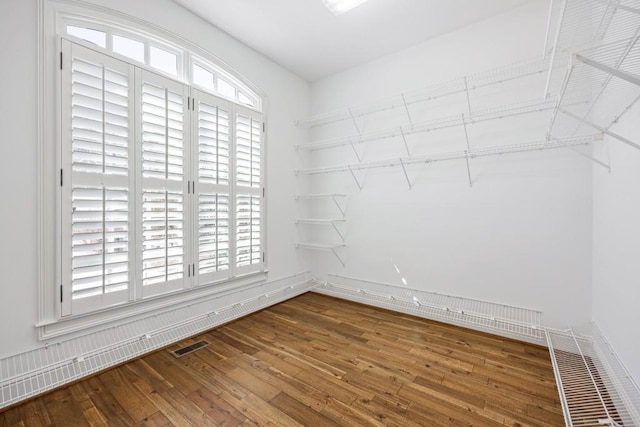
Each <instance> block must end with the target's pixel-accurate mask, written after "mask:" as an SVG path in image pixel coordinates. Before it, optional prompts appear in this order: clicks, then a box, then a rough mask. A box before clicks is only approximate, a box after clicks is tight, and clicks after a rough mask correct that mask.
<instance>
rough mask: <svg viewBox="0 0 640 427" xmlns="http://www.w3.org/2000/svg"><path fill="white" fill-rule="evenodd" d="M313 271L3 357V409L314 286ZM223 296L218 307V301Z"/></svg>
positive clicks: (0, 368) (0, 404)
mask: <svg viewBox="0 0 640 427" xmlns="http://www.w3.org/2000/svg"><path fill="white" fill-rule="evenodd" d="M310 279H311V276H310V273H309V272H303V273H297V274H293V275H290V276H287V277H283V278H281V279H277V280H273V281H271V282H262V283H260V284H259V285H257V287H256V288H255V289H250V290H247V289H246V288H245V289H244V291H243V292H244V293H243V295H251V294H252V293H253V295H254V296H251V297H246V298H245V299H244V300H242V301H234V298H233V297H234V296H235V299H237V295H234V294H233V293H232V294H225V295H221V296H212V297H209V298H202V299H199V300H197V301H194V302H192V303H191V304H189V305H186V306H184V307H178V308H174V309H171V310H169V311H165V312H162V313H157V314H152V315H149V316H146V317H143V318H141V319H136V320H133V321H129V322H124V323H121V324H118V325H114V326H111V327H108V328H105V329H102V330H98V331H96V332H92V333H89V334H86V335H81V336H77V337H74V338H69V339H65V340H61V341H58V342H54V343H47V344H44V345H43V346H42V347H40V348H36V349H34V350H30V351H25V352H23V353H19V354H15V355H12V356H9V357H5V358H2V359H0V409H2V408H4V407H7V406H9V405H12V404H14V403H17V402H19V401H22V400H24V399H26V398H29V397H32V396H35V395H38V394H41V393H43V392H46V391H49V390H52V389H54V388H56V387H58V386H61V385H64V384H67V383H69V382H72V381H75V380H78V379H80V378H83V377H85V376H87V375H90V374H93V373H95V372H98V371H101V370H103V369H106V368H109V367H112V366H115V365H117V364H119V363H122V362H125V361H127V360H130V359H132V358H135V357H138V356H141V355H143V354H145V353H148V352H151V351H154V350H157V349H159V348H162V347H165V346H167V345H169V344H172V343H174V342H177V341H179V340H181V339H184V338H188V337H190V336H193V335H195V334H198V333H201V332H204V331H206V330H208V329H211V328H213V327H216V326H218V325H221V324H223V323H226V322H229V321H231V320H234V319H236V318H238V317H240V316H244V315H246V314H249V313H252V312H254V311H257V310H260V309H262V308H265V307H268V306H269V305H272V304H275V303H277V302H280V301H284V300H286V299H289V298H292V297H294V296H296V295H299V294H301V293H304V292H307V291H309V290H310V288H311V286H312V285H311V284H310ZM214 300H216V301H218V304H219V307H216V308H215V309H212V306H215V304H214Z"/></svg>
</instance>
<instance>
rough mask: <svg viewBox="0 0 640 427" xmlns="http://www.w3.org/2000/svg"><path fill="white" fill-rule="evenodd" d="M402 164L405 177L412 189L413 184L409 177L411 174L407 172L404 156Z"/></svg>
mask: <svg viewBox="0 0 640 427" xmlns="http://www.w3.org/2000/svg"><path fill="white" fill-rule="evenodd" d="M400 166H402V172H404V177H405V178H406V180H407V184H409V190H412V189H413V186H412V185H411V180H410V179H409V174H408V173H407V168H406V167H405V165H404V162H403V161H402V158H400Z"/></svg>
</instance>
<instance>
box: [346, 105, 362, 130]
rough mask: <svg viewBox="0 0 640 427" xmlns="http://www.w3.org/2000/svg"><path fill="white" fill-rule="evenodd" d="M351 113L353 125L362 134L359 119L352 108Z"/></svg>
mask: <svg viewBox="0 0 640 427" xmlns="http://www.w3.org/2000/svg"><path fill="white" fill-rule="evenodd" d="M349 115H350V116H351V120H353V125H354V126H355V128H356V132H358V135H362V132H361V131H360V127H359V126H358V121H357V120H356V116H354V115H353V111H351V108H349Z"/></svg>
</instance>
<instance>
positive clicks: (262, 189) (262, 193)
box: [262, 187, 264, 199]
mask: <svg viewBox="0 0 640 427" xmlns="http://www.w3.org/2000/svg"><path fill="white" fill-rule="evenodd" d="M262 198H263V199H264V187H262Z"/></svg>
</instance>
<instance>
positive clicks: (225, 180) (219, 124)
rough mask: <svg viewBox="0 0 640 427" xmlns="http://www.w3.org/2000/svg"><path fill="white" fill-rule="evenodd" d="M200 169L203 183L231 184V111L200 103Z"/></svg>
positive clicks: (200, 177)
mask: <svg viewBox="0 0 640 427" xmlns="http://www.w3.org/2000/svg"><path fill="white" fill-rule="evenodd" d="M198 104H199V105H198V171H199V181H200V183H201V184H220V185H228V184H229V112H228V111H225V110H224V109H222V108H219V107H216V106H213V105H208V104H207V103H204V102H199V103H198Z"/></svg>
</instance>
